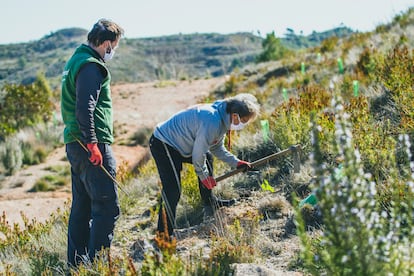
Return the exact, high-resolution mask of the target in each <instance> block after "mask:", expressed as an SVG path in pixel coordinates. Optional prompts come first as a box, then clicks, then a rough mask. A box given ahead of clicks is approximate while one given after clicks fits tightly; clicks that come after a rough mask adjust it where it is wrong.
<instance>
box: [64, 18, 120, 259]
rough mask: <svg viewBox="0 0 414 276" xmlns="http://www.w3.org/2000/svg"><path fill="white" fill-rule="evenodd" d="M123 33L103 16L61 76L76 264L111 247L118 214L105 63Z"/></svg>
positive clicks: (71, 237) (70, 256)
mask: <svg viewBox="0 0 414 276" xmlns="http://www.w3.org/2000/svg"><path fill="white" fill-rule="evenodd" d="M123 33H124V30H123V29H122V28H121V27H120V26H118V25H117V24H116V23H114V22H112V21H109V20H106V19H101V20H99V21H98V22H97V23H96V24H94V26H93V28H92V30H91V31H90V32H89V33H88V37H87V44H82V45H80V46H79V47H78V48H77V49H76V50H75V52H74V54H73V55H72V57H71V58H70V59H69V61H68V62H67V64H66V66H65V69H64V71H63V75H62V95H61V110H62V118H63V122H64V124H65V130H64V142H65V144H66V155H67V158H68V160H69V163H70V165H71V175H72V206H71V211H70V216H69V225H68V252H67V253H68V264H69V265H70V266H73V267H76V266H78V265H79V264H80V263H82V262H85V263H88V262H92V261H93V260H94V258H95V256H96V254H97V253H98V252H99V251H100V250H102V249H105V248H109V247H110V245H111V242H112V239H113V233H114V231H113V230H114V227H115V222H116V220H117V219H118V217H119V215H120V208H119V201H118V193H117V187H116V181H114V179H115V177H116V161H115V158H114V155H113V152H112V149H111V146H110V145H111V144H112V142H113V140H114V137H113V119H112V100H111V89H110V82H111V75H110V72H109V70H108V68H107V67H106V62H107V61H108V60H110V59H111V58H112V57H113V55H114V53H115V49H116V48H117V47H118V43H119V40H120V39H121V36H122V35H123ZM86 149H87V150H86ZM105 170H106V171H107V172H108V173H109V174H110V175H111V177H110V176H109V175H108V174H107V172H105Z"/></svg>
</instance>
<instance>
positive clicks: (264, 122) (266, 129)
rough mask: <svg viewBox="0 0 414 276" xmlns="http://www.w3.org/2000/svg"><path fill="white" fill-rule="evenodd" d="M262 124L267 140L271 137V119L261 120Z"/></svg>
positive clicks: (264, 138) (265, 139) (264, 136)
mask: <svg viewBox="0 0 414 276" xmlns="http://www.w3.org/2000/svg"><path fill="white" fill-rule="evenodd" d="M260 124H261V125H262V133H263V140H264V141H265V142H267V140H268V139H269V121H268V120H261V121H260Z"/></svg>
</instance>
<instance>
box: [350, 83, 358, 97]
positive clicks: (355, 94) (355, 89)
mask: <svg viewBox="0 0 414 276" xmlns="http://www.w3.org/2000/svg"><path fill="white" fill-rule="evenodd" d="M352 86H353V87H354V96H355V97H358V95H359V83H358V81H357V80H354V81H352Z"/></svg>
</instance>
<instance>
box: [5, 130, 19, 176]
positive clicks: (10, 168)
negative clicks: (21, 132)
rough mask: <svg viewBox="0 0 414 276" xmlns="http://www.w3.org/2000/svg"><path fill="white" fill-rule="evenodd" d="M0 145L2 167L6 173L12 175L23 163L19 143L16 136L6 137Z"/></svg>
mask: <svg viewBox="0 0 414 276" xmlns="http://www.w3.org/2000/svg"><path fill="white" fill-rule="evenodd" d="M1 147H2V148H1V150H2V151H1V152H0V155H1V161H2V163H3V167H4V168H5V170H6V174H7V175H13V174H14V173H15V172H17V171H18V170H19V169H20V168H21V166H22V164H23V152H22V149H21V143H20V141H19V140H18V139H17V138H15V137H11V138H8V139H6V141H5V142H4V143H3V144H2V146H1Z"/></svg>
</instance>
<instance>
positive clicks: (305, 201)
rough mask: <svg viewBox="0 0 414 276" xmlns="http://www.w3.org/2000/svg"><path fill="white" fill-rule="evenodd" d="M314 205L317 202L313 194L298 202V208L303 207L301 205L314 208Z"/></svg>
mask: <svg viewBox="0 0 414 276" xmlns="http://www.w3.org/2000/svg"><path fill="white" fill-rule="evenodd" d="M316 203H318V200H317V199H316V196H315V195H314V194H313V193H311V194H310V195H308V196H307V197H305V198H304V199H302V200H301V201H300V202H299V207H303V205H305V204H310V205H312V206H315V205H316Z"/></svg>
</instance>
